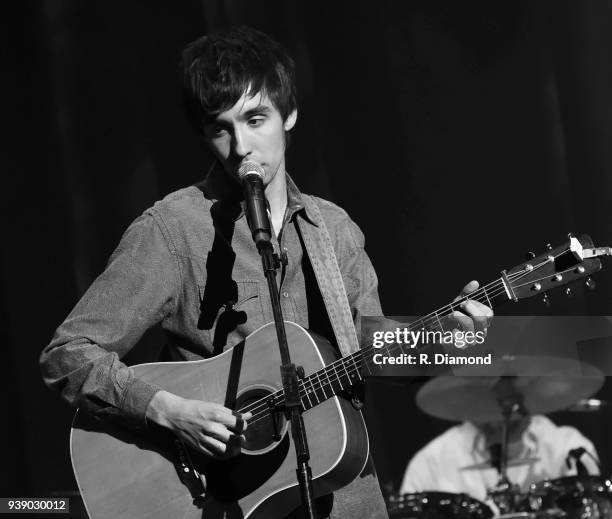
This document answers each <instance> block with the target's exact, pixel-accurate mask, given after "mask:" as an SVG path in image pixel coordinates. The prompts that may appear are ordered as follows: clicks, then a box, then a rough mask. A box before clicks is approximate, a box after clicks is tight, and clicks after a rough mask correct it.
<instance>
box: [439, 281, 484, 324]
mask: <svg viewBox="0 0 612 519" xmlns="http://www.w3.org/2000/svg"><path fill="white" fill-rule="evenodd" d="M479 286H480V285H479V284H478V281H470V282H469V283H468V284H467V285H465V286H464V287H463V290H462V291H461V293H460V294H459V295H458V296H457V297H456V298H455V299H454V300H453V302H455V301H459V300H460V299H465V297H466V296H469V295H470V294H472V293H473V292H475V291H476V290H478V287H479ZM449 318H450V320H451V322H454V326H455V328H458V329H460V330H462V331H463V332H478V331H483V332H485V334H486V331H487V328H488V327H489V326H490V324H491V320H492V319H493V310H492V309H491V308H490V307H489V306H487V305H486V304H484V303H482V302H480V301H478V300H476V299H470V298H468V299H467V300H465V301H464V302H463V303H461V305H460V310H455V311H454V312H453V313H452V314H450V316H449Z"/></svg>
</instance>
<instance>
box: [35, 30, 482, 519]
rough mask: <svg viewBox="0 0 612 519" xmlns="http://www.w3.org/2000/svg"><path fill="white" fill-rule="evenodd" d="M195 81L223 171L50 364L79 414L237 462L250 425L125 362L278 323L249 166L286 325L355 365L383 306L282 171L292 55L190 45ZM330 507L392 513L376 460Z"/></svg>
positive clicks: (290, 114) (129, 251) (366, 265)
mask: <svg viewBox="0 0 612 519" xmlns="http://www.w3.org/2000/svg"><path fill="white" fill-rule="evenodd" d="M183 73H184V99H185V105H186V107H187V112H188V115H189V117H190V119H191V121H192V122H193V124H194V126H195V128H196V129H197V130H198V131H199V132H200V133H201V134H202V135H203V139H204V142H205V143H206V145H207V146H208V147H209V148H210V149H211V150H212V151H213V153H214V155H215V157H216V163H215V164H214V166H213V167H212V168H211V170H210V172H209V174H208V175H207V177H206V178H205V180H204V181H203V182H202V183H201V184H198V185H195V186H191V187H188V188H186V189H182V190H180V191H177V192H175V193H172V194H170V195H168V196H167V197H166V198H164V199H163V200H162V201H160V202H157V203H156V204H155V205H154V206H153V207H151V208H150V209H148V210H146V211H145V212H144V214H143V215H142V216H141V217H139V218H138V219H136V221H134V222H133V223H132V224H131V225H130V227H129V228H128V230H127V231H126V233H125V234H124V236H123V238H122V239H121V242H120V244H119V246H118V248H117V249H116V250H115V252H114V253H113V255H112V257H111V258H110V261H109V263H108V265H107V268H106V270H105V271H104V272H103V273H102V274H101V275H100V277H98V279H96V280H95V282H94V283H93V284H92V286H91V287H90V288H89V290H88V291H87V292H86V293H85V294H84V296H83V298H82V299H81V300H80V301H79V303H78V304H77V306H76V307H75V308H74V310H73V311H72V313H71V314H70V315H69V316H68V318H67V319H66V321H65V322H64V323H63V324H62V325H61V326H60V327H59V328H58V330H57V331H56V333H55V336H54V337H53V340H52V342H51V343H50V344H49V345H48V346H47V347H46V348H45V350H44V351H43V353H42V357H41V363H42V371H43V376H44V379H45V381H46V383H47V384H48V385H49V386H51V387H53V388H55V389H56V390H58V391H60V393H61V394H62V396H63V397H64V398H65V399H66V400H67V401H69V402H70V403H71V404H73V405H76V406H79V407H80V408H82V409H83V410H86V411H88V412H90V413H92V414H93V415H95V416H97V417H99V418H103V419H104V418H107V419H113V420H116V421H121V422H123V423H124V424H126V425H128V426H131V427H134V428H141V429H146V428H147V427H150V426H151V424H157V425H159V426H161V427H163V428H166V429H169V430H170V431H172V432H173V433H174V434H175V435H176V436H178V437H179V438H180V439H182V440H183V442H185V443H187V444H188V445H190V446H191V447H193V448H194V449H197V450H199V451H200V452H202V453H204V454H205V455H208V456H211V457H214V458H221V459H224V458H228V457H231V456H233V455H235V454H237V453H238V452H239V449H240V444H241V441H243V435H242V433H243V432H244V430H245V429H246V428H247V427H248V425H249V419H250V418H251V415H250V414H248V413H247V414H242V415H240V414H239V413H235V412H233V411H232V410H231V409H228V408H226V407H224V406H223V405H221V404H219V403H213V402H206V401H201V400H189V399H184V398H182V397H180V396H177V395H174V394H171V393H169V392H167V391H163V390H161V389H160V388H158V387H155V386H153V385H151V384H149V383H147V382H145V381H143V380H141V379H138V378H136V377H135V376H134V373H133V370H132V369H131V368H129V367H127V366H126V365H124V364H123V363H122V362H121V360H120V359H121V358H122V356H123V355H125V354H126V353H127V352H128V351H129V350H130V349H131V348H132V347H133V346H134V344H135V343H136V342H137V341H138V340H139V339H140V337H141V336H142V334H143V333H144V332H145V331H146V330H147V329H149V328H150V327H152V326H154V325H155V324H157V323H161V326H162V328H163V329H164V331H165V332H166V337H167V345H166V352H167V354H168V357H169V359H171V360H196V359H202V358H209V357H212V356H215V355H217V354H219V353H221V352H222V351H224V350H226V349H228V348H231V347H232V346H234V345H236V344H237V343H239V342H241V341H242V340H243V339H244V338H245V337H246V336H247V335H249V334H250V333H252V332H253V331H255V330H256V329H257V328H259V327H260V326H262V325H264V324H266V323H268V322H270V321H272V319H273V316H272V310H271V303H270V296H269V294H268V289H267V284H266V280H265V277H264V275H263V271H262V267H261V260H260V257H259V254H258V252H257V249H256V247H255V245H254V243H253V239H252V237H251V231H250V229H249V226H248V222H247V218H246V217H245V212H244V200H243V197H242V190H241V186H240V182H239V179H238V176H237V171H238V169H239V167H240V166H241V165H242V164H244V163H245V162H247V161H250V162H255V163H257V164H259V165H260V166H261V167H262V168H263V171H264V179H263V183H264V186H265V195H266V198H267V202H268V208H269V216H270V221H271V224H272V228H273V232H272V234H273V236H272V243H273V246H274V249H275V251H276V252H277V253H278V254H279V256H282V257H283V258H284V259H286V262H284V265H283V266H282V268H281V269H279V272H278V275H277V284H278V290H279V294H280V300H281V305H282V311H283V315H284V318H285V319H286V320H289V321H294V322H296V323H298V324H299V325H301V326H303V327H304V328H308V329H310V330H312V331H315V332H318V333H319V334H320V335H323V336H325V337H326V338H328V339H329V340H330V341H331V342H332V343H333V344H334V345H335V346H336V347H337V349H338V354H339V355H346V354H347V353H349V352H351V351H355V350H356V349H357V348H358V347H359V345H358V340H357V333H356V332H355V324H357V330H359V320H360V316H362V315H382V310H381V307H380V302H379V298H378V291H377V278H376V274H375V272H374V270H373V268H372V264H371V262H370V260H369V258H368V256H367V254H366V253H365V251H364V238H363V235H362V233H361V231H360V230H359V228H358V227H357V225H355V223H353V222H352V220H351V219H350V218H349V217H348V215H347V214H346V212H344V211H343V210H342V209H340V208H339V207H337V206H336V205H334V204H332V203H331V202H328V201H325V200H322V199H320V198H316V197H312V196H307V195H304V194H302V193H300V191H299V190H298V188H297V187H296V185H295V184H294V183H293V181H292V180H291V178H290V177H289V176H288V174H287V172H286V170H285V150H286V145H287V133H288V132H289V131H291V129H292V128H293V127H294V125H295V124H296V121H297V117H298V112H297V103H296V89H295V81H294V65H293V62H292V60H291V58H290V57H289V56H288V55H287V54H286V53H285V52H284V51H283V49H282V48H281V47H280V46H279V45H278V44H277V43H276V42H274V41H273V40H271V39H270V38H269V37H267V36H266V35H264V34H262V33H260V32H258V31H255V30H252V29H249V28H236V29H231V30H228V31H225V32H220V33H217V34H212V35H209V36H205V37H202V38H200V39H198V40H197V41H195V42H193V43H192V44H191V45H189V46H188V47H187V48H186V49H185V51H184V53H183ZM334 272H337V273H339V275H338V276H334V275H333V273H334ZM476 287H477V284H476V283H475V282H472V283H470V284H469V285H467V286H466V288H465V289H464V292H463V294H464V295H465V294H468V293H470V292H471V291H472V290H474V289H475V288H476ZM463 311H464V314H463V315H460V316H457V317H458V319H460V320H462V324H463V326H464V328H466V329H474V328H477V329H482V328H483V327H485V326H486V322H487V320H488V319H489V318H490V316H491V310H490V309H489V308H488V307H485V306H483V305H481V304H480V303H478V302H476V301H468V302H467V303H465V304H464V307H463ZM292 448H293V447H292ZM299 505H300V503H299V502H296V503H295V506H296V507H298V506H299ZM317 508H318V513H319V514H320V516H321V517H328V516H331V517H352V518H359V517H363V518H366V517H367V518H375V517H386V511H385V506H384V503H383V500H382V496H381V493H380V489H379V486H378V483H377V480H376V477H375V475H374V472H373V470H372V469H371V464H367V465H366V468H365V469H364V471H363V473H362V474H361V476H360V477H358V478H357V479H356V480H355V481H354V482H353V483H351V484H350V485H348V486H347V487H345V488H342V489H340V490H338V491H337V492H335V495H334V496H331V495H328V496H324V497H322V498H321V499H319V500H318V502H317Z"/></svg>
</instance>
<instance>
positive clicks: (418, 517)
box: [388, 492, 493, 519]
mask: <svg viewBox="0 0 612 519" xmlns="http://www.w3.org/2000/svg"><path fill="white" fill-rule="evenodd" d="M388 508H389V517H390V518H391V519H490V518H491V517H493V511H492V510H491V509H490V508H489V507H488V506H487V505H485V504H484V503H482V502H481V501H478V500H477V499H474V498H472V497H470V496H468V495H467V494H452V493H450V492H418V493H415V494H401V495H398V496H392V497H391V498H390V499H389V503H388Z"/></svg>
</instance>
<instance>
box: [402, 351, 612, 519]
mask: <svg viewBox="0 0 612 519" xmlns="http://www.w3.org/2000/svg"><path fill="white" fill-rule="evenodd" d="M503 363H504V369H503V371H502V373H503V374H502V375H501V376H479V377H460V376H455V377H449V376H439V377H436V378H434V379H432V380H430V381H429V382H427V383H426V384H425V385H424V386H423V387H422V388H421V389H420V390H419V392H418V394H417V405H418V407H419V408H420V409H421V410H422V411H424V412H425V413H427V414H430V415H432V416H435V417H437V418H442V419H447V420H453V421H464V420H468V421H471V422H474V423H498V424H501V429H502V439H501V443H500V453H499V460H498V463H497V464H496V463H495V461H496V460H494V459H493V458H494V456H492V459H491V460H489V461H486V462H482V463H479V464H476V465H473V466H468V467H464V468H463V469H461V470H472V469H480V468H482V469H486V468H490V467H495V468H497V469H498V472H499V479H498V482H497V484H496V486H495V487H493V488H491V489H490V490H489V491H488V493H487V496H488V497H489V498H490V499H491V500H492V501H493V502H494V503H495V505H496V506H497V508H498V509H499V512H500V514H501V515H500V516H499V517H500V519H501V518H504V519H519V518H524V519H554V518H565V519H612V483H610V480H607V479H603V478H599V477H596V476H588V475H586V472H587V471H586V468H585V467H584V465H583V464H582V462H580V457H582V455H583V454H585V453H587V451H585V450H583V449H573V450H572V451H570V453H569V458H571V459H574V460H575V462H576V468H577V471H578V472H579V475H578V476H576V477H574V478H559V479H556V480H545V481H544V482H540V483H537V484H533V485H532V486H531V487H530V491H529V493H527V494H525V493H521V491H520V489H519V488H518V486H517V485H513V484H512V482H511V481H510V480H509V479H508V473H507V470H508V467H509V466H515V465H522V464H526V463H533V462H535V461H538V459H537V458H530V459H524V460H509V459H508V446H509V440H510V438H509V432H510V425H511V422H512V420H514V419H521V418H522V417H524V416H527V415H532V414H548V413H551V412H554V411H560V410H564V409H565V410H574V411H599V410H601V409H603V408H605V407H607V406H608V402H606V401H601V400H597V399H589V397H590V396H591V395H593V394H594V393H596V392H597V391H598V390H599V389H600V388H601V386H602V385H603V382H604V376H603V374H602V372H601V371H600V370H599V369H598V368H596V367H594V366H592V365H590V364H586V363H580V362H579V361H576V360H573V359H565V358H562V357H544V356H534V357H531V356H508V357H505V358H504V359H503ZM526 373H535V374H536V375H526ZM576 374H579V375H576ZM588 454H589V455H591V456H592V454H590V453H588ZM592 457H593V456H592ZM593 458H594V457H593ZM594 459H595V458H594ZM596 461H597V460H596ZM566 462H569V460H566ZM598 464H599V462H598ZM581 465H582V467H583V469H582V470H581V468H580V466H581ZM417 495H418V494H414V495H412V496H417ZM415 499H416V501H415ZM409 502H410V503H413V505H414V506H416V504H415V503H418V499H417V498H416V497H415V498H414V499H413V500H412V501H409ZM414 506H413V510H412V512H411V513H413V515H402V516H394V515H392V516H391V517H398V518H399V517H401V518H402V519H403V518H412V517H414V518H417V517H418V518H429V517H436V518H438V517H446V516H444V515H435V516H429V515H423V513H421V515H418V514H417V511H416V508H414ZM448 517H455V516H453V515H451V516H448ZM456 517H464V516H456ZM465 517H471V516H465Z"/></svg>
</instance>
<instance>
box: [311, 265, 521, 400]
mask: <svg viewBox="0 0 612 519" xmlns="http://www.w3.org/2000/svg"><path fill="white" fill-rule="evenodd" d="M468 299H471V300H476V301H479V302H481V303H484V304H486V305H487V306H489V307H491V308H493V307H494V303H496V304H499V303H500V302H502V301H508V299H512V292H511V287H510V285H509V284H508V283H507V279H506V277H505V275H504V276H502V277H501V278H499V279H497V280H495V281H493V282H492V283H489V284H488V285H485V286H483V287H482V288H479V289H478V290H476V291H474V292H472V293H471V294H469V297H468V296H465V297H462V298H460V299H458V300H456V301H453V302H451V303H449V304H447V305H445V306H443V307H441V308H439V309H437V310H435V311H434V312H431V313H430V314H427V315H426V316H424V317H422V318H420V319H417V320H416V321H414V322H412V323H410V324H408V325H406V326H405V328H406V330H407V331H408V332H410V331H414V332H416V331H418V330H425V331H441V332H444V331H445V329H444V326H443V322H444V319H445V318H446V317H447V316H448V315H450V314H452V313H453V312H454V311H458V310H460V308H461V304H463V303H464V302H465V301H467V300H468ZM405 347H406V345H402V344H401V343H399V342H396V343H393V344H389V345H385V346H383V347H382V348H375V347H374V346H366V347H364V348H361V349H360V350H358V351H356V352H355V353H353V354H351V355H347V356H346V357H342V358H340V359H338V360H336V361H335V362H332V363H331V364H329V365H327V366H325V367H324V368H322V369H320V370H319V371H316V372H315V373H312V374H311V375H309V376H308V377H305V378H304V379H302V380H301V381H300V394H301V398H302V404H303V406H304V409H310V408H312V407H314V406H315V405H317V404H319V403H321V402H323V401H325V400H327V399H328V398H331V397H333V396H337V395H338V394H340V393H342V392H343V391H345V390H346V389H349V388H350V387H352V386H353V385H354V384H356V383H357V382H359V381H361V380H363V377H364V375H374V374H376V373H377V372H379V371H380V370H381V368H382V366H380V365H378V364H375V363H374V362H373V360H372V358H373V353H374V351H381V350H384V351H385V352H386V353H393V352H397V351H399V352H401V353H405V351H404V348H405ZM417 349H418V346H417ZM410 350H411V351H415V348H414V347H413V348H410Z"/></svg>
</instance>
